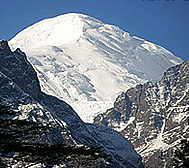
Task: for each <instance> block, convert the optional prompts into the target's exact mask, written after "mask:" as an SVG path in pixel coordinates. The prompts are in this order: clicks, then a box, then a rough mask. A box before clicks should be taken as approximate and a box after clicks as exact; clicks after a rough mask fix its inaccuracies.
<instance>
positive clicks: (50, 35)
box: [9, 13, 181, 122]
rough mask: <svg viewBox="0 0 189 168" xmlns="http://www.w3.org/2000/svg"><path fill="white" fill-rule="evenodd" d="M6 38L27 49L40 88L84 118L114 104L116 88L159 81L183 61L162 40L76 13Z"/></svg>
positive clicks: (45, 22)
mask: <svg viewBox="0 0 189 168" xmlns="http://www.w3.org/2000/svg"><path fill="white" fill-rule="evenodd" d="M9 44H10V46H11V48H12V49H16V48H21V50H22V51H24V52H25V53H26V55H27V57H28V59H29V60H30V62H31V63H32V65H33V66H34V67H35V69H36V71H37V73H38V77H39V80H40V85H41V88H42V90H43V91H44V92H46V93H48V94H52V95H54V96H57V97H59V98H60V99H63V100H65V101H66V102H68V103H69V104H70V105H71V106H72V107H73V108H74V109H75V110H76V111H77V112H78V114H79V115H80V117H81V118H82V119H83V120H84V121H87V122H92V116H93V115H96V113H97V112H99V111H104V110H105V109H107V108H110V107H111V106H113V102H114V99H115V98H116V96H117V95H118V94H119V93H120V92H122V91H124V90H126V89H128V88H130V87H132V86H135V85H136V84H139V83H144V82H146V81H147V80H152V81H157V80H159V79H160V78H161V77H162V75H163V72H164V71H165V70H166V69H167V68H168V67H170V66H172V65H175V64H177V63H180V62H181V60H180V59H179V58H178V57H175V56H174V55H173V54H172V53H171V52H169V51H167V50H166V49H164V48H163V47H161V46H158V45H156V44H153V43H151V42H148V41H146V40H144V39H141V38H138V37H136V36H132V35H130V34H129V33H128V32H125V31H124V30H121V29H120V28H119V27H117V26H114V25H108V24H104V23H102V22H101V21H98V20H96V19H94V18H92V17H89V16H87V15H83V14H75V13H71V14H65V15H60V16H57V17H54V18H50V19H45V20H42V21H40V22H38V23H35V24H34V25H31V26H29V27H28V28H26V29H24V30H23V31H21V32H20V33H18V34H17V35H16V36H15V37H14V38H13V39H11V40H10V41H9ZM89 111H90V114H89Z"/></svg>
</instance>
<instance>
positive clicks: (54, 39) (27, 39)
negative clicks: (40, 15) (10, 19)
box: [11, 13, 101, 50]
mask: <svg viewBox="0 0 189 168" xmlns="http://www.w3.org/2000/svg"><path fill="white" fill-rule="evenodd" d="M97 25H101V22H100V21H97V20H95V19H92V18H90V17H88V16H86V15H82V14H77V13H69V14H65V15H60V16H56V17H54V18H49V19H45V20H42V21H40V22H38V23H36V24H34V25H31V26H29V27H28V28H27V29H25V30H23V31H22V32H21V33H18V34H17V35H16V36H15V37H14V40H11V44H12V48H13V49H16V48H17V47H19V48H21V49H23V50H28V49H31V48H35V47H40V46H43V45H53V46H59V45H63V44H66V43H69V42H72V41H76V40H78V39H79V38H80V37H82V36H83V33H84V31H85V30H86V29H87V28H88V27H93V26H97ZM15 42H17V43H18V44H17V45H18V46H14V45H13V43H15Z"/></svg>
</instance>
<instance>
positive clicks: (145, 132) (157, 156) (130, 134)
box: [94, 61, 189, 167]
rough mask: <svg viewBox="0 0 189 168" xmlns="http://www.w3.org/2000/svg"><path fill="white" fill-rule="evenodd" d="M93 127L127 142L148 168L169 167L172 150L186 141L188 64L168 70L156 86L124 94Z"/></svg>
mask: <svg viewBox="0 0 189 168" xmlns="http://www.w3.org/2000/svg"><path fill="white" fill-rule="evenodd" d="M94 123H95V124H99V125H106V126H109V127H111V128H113V129H115V130H117V131H119V132H120V133H121V134H122V135H123V136H125V137H126V138H128V139H129V140H130V141H131V142H132V144H133V145H134V146H135V149H136V151H137V152H138V153H139V154H141V156H142V158H143V161H144V162H146V166H147V167H157V165H158V167H172V166H171V163H172V161H171V159H172V156H173V152H174V147H175V146H177V145H178V143H179V141H180V140H181V139H186V138H188V139H189V61H186V62H183V63H182V64H180V65H177V66H174V67H171V68H169V69H168V70H167V71H166V72H165V73H164V76H163V78H162V79H161V80H160V81H159V82H156V83H154V82H147V83H145V84H143V85H137V86H136V87H134V88H131V89H128V90H127V91H126V92H123V93H122V94H121V95H119V96H118V97H117V99H116V101H115V103H114V107H113V108H111V109H109V110H107V111H106V112H105V113H103V114H100V115H98V116H97V117H95V119H94Z"/></svg>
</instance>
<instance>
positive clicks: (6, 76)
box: [0, 41, 143, 168]
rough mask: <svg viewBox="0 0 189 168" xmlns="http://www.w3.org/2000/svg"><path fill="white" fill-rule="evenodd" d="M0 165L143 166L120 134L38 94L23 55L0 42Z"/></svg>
mask: <svg viewBox="0 0 189 168" xmlns="http://www.w3.org/2000/svg"><path fill="white" fill-rule="evenodd" d="M0 166H1V167H13V166H15V167H32V166H33V167H35V166H38V167H55V166H57V167H125V168H130V167H133V168H138V167H143V164H142V162H141V157H140V156H139V155H138V154H137V153H136V152H135V151H134V148H133V146H132V145H131V143H130V142H129V141H127V140H126V139H125V138H124V137H123V136H121V135H120V134H119V133H117V132H115V131H113V130H112V129H110V128H107V127H101V126H96V125H92V124H86V123H84V122H82V120H81V119H80V118H79V116H78V115H77V114H76V113H75V112H74V110H73V109H72V108H71V107H70V106H69V105H68V104H66V103H65V102H64V101H62V100H59V99H58V98H56V97H53V96H50V95H47V94H45V93H43V92H42V91H41V89H40V86H39V81H38V78H37V73H36V72H35V70H34V69H33V67H32V66H31V64H30V63H29V62H28V61H27V59H26V55H25V54H24V53H23V52H21V50H20V49H17V50H16V51H14V52H11V50H10V48H9V46H8V43H7V41H0Z"/></svg>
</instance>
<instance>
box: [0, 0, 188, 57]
mask: <svg viewBox="0 0 189 168" xmlns="http://www.w3.org/2000/svg"><path fill="white" fill-rule="evenodd" d="M70 12H76V13H83V14H87V15H90V16H92V17H95V18H97V19H99V20H101V21H102V22H104V23H110V24H113V25H117V26H119V27H120V28H122V29H123V30H125V31H128V32H129V33H130V34H132V35H136V36H139V37H141V38H144V39H146V40H149V41H151V42H153V43H156V44H159V45H161V46H163V47H165V48H166V49H168V50H170V51H171V52H172V53H174V54H175V55H177V56H179V57H181V58H182V59H183V60H189V0H0V39H7V40H9V39H11V38H12V37H13V36H14V35H15V34H17V33H18V32H19V31H21V30H22V29H24V28H25V27H27V26H29V25H31V24H33V23H35V22H37V21H39V20H42V19H45V18H48V17H53V16H56V15H60V14H64V13H70Z"/></svg>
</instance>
